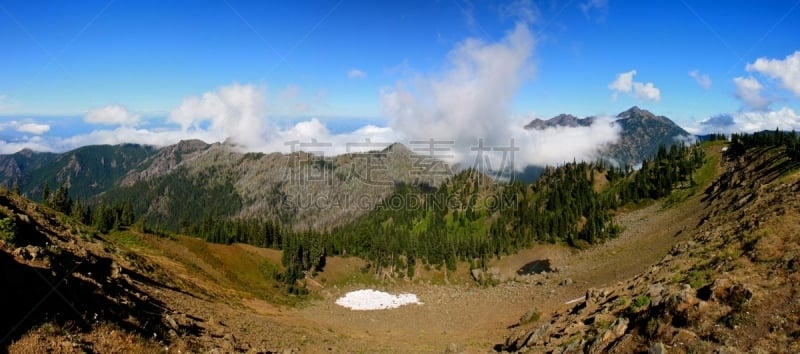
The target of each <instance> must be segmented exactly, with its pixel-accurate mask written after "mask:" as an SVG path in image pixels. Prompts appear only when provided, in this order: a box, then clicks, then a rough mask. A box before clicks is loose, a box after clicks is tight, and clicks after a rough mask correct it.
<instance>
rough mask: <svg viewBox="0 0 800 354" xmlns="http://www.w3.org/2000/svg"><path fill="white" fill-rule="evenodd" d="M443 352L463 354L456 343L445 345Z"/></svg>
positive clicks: (462, 350)
mask: <svg viewBox="0 0 800 354" xmlns="http://www.w3.org/2000/svg"><path fill="white" fill-rule="evenodd" d="M444 352H445V353H446V354H457V353H463V352H464V349H462V348H461V346H460V345H458V344H457V343H450V344H448V345H447V349H445V350H444Z"/></svg>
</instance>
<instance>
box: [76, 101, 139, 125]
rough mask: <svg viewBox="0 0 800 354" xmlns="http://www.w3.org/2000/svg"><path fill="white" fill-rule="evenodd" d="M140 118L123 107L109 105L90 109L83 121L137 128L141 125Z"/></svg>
mask: <svg viewBox="0 0 800 354" xmlns="http://www.w3.org/2000/svg"><path fill="white" fill-rule="evenodd" d="M139 119H140V116H139V115H138V114H135V113H133V112H131V111H129V110H128V109H127V108H125V107H123V106H121V105H116V104H115V105H108V106H104V107H100V108H94V109H90V110H89V111H88V112H86V116H85V117H84V118H83V120H84V121H85V122H86V123H91V124H102V125H122V126H126V127H135V126H136V125H138V124H139Z"/></svg>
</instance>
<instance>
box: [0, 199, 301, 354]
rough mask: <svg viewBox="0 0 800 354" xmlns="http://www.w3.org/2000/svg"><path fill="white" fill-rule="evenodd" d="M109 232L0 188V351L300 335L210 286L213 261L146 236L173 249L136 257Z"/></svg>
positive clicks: (193, 347)
mask: <svg viewBox="0 0 800 354" xmlns="http://www.w3.org/2000/svg"><path fill="white" fill-rule="evenodd" d="M9 220H10V221H11V223H10V224H9V222H8V221H9ZM8 225H12V227H10V228H9V227H7V226H8ZM131 235H134V234H131V233H127V236H124V237H129V240H131V239H130V237H131ZM115 237H119V236H114V235H101V234H97V233H96V232H95V231H93V230H92V229H91V228H88V227H86V226H84V225H82V224H79V223H75V222H74V221H72V219H70V218H68V217H66V216H64V215H63V214H59V213H56V212H53V211H52V210H50V209H48V208H45V207H42V206H41V205H39V204H36V203H33V202H30V201H28V200H27V199H25V198H22V197H20V196H18V195H16V194H13V193H9V192H8V191H6V190H5V189H2V188H0V269H2V271H0V289H3V290H2V291H0V303H2V304H3V306H4V307H3V315H2V316H0V352H10V353H43V352H48V353H125V352H132V353H163V352H165V351H166V352H171V353H187V352H205V351H209V350H210V351H212V352H225V353H231V352H247V351H251V352H256V353H270V352H278V351H280V349H281V348H285V347H289V348H291V347H292V346H294V345H296V343H297V338H301V337H302V336H304V335H306V333H305V332H302V331H301V330H300V329H297V328H295V327H293V326H292V325H291V324H286V323H280V322H279V321H277V320H275V319H274V318H273V317H268V316H263V315H257V314H254V313H253V311H245V310H242V309H241V306H242V305H240V304H238V303H234V304H232V303H231V301H234V300H231V299H236V301H238V299H239V298H240V297H241V296H245V295H242V294H243V293H239V292H238V291H240V290H239V289H238V288H236V289H232V288H231V287H230V286H231V285H230V284H229V283H218V284H217V283H215V284H211V285H209V282H208V280H207V279H206V278H207V277H210V275H209V274H211V273H213V272H223V271H225V272H230V271H229V270H225V269H218V268H221V266H220V264H219V263H214V265H213V266H212V267H209V266H208V265H207V264H206V263H204V262H202V261H201V260H198V259H197V258H196V257H197V256H190V255H192V254H194V253H192V252H188V251H187V250H186V248H176V247H175V246H174V245H175V244H176V242H175V241H173V240H168V239H159V238H157V237H155V236H150V238H152V239H153V240H155V242H160V243H161V244H163V245H173V246H170V247H172V248H168V247H166V246H165V247H164V248H158V249H157V250H152V251H151V252H149V253H147V252H145V253H140V252H135V251H133V250H132V248H130V246H131V245H135V244H137V243H133V244H128V245H125V244H123V243H120V242H119V239H116V238H115ZM134 240H138V239H136V238H134ZM136 242H143V241H141V240H139V241H136ZM197 242H199V243H201V244H202V241H197ZM220 247H226V248H229V249H226V250H227V251H231V250H234V249H236V248H234V247H233V246H220ZM232 258H233V259H235V260H246V259H249V258H248V256H247V255H246V254H244V253H240V254H238V255H237V256H236V257H232ZM210 259H211V260H215V262H219V261H218V260H216V258H213V257H210ZM214 266H215V267H216V269H215V268H213V267H214ZM187 269H189V270H190V271H191V272H189V273H187ZM208 272H211V273H208ZM255 272H256V273H258V270H255ZM215 274H216V273H215ZM237 276H241V274H237V275H236V276H233V275H230V277H231V278H236V279H238V278H237ZM262 281H263V279H262ZM232 294H235V295H232ZM252 296H255V295H253V294H250V293H247V297H248V298H250V297H252ZM249 301H252V302H258V301H260V300H255V299H250V300H249ZM261 302H263V301H261ZM262 307H263V306H262ZM248 329H249V331H248ZM265 333H267V334H268V335H266V336H265V335H264V334H265Z"/></svg>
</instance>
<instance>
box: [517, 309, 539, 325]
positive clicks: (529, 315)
mask: <svg viewBox="0 0 800 354" xmlns="http://www.w3.org/2000/svg"><path fill="white" fill-rule="evenodd" d="M539 316H541V314H540V313H539V311H536V310H529V311H528V312H525V314H524V315H522V317H520V318H519V324H521V325H522V324H526V323H529V322H532V321H536V320H538V319H539Z"/></svg>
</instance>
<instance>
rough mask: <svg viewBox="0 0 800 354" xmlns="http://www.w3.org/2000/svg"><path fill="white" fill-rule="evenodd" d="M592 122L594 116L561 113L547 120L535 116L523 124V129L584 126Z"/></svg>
mask: <svg viewBox="0 0 800 354" xmlns="http://www.w3.org/2000/svg"><path fill="white" fill-rule="evenodd" d="M593 122H594V117H588V118H578V117H576V116H573V115H571V114H566V113H561V114H559V115H557V116H555V117H553V118H550V119H548V120H542V119H539V118H536V119H534V120H532V121H531V122H530V123H528V124H527V125H525V129H536V130H544V129H547V128H552V127H570V128H575V127H585V126H589V125H592V123H593Z"/></svg>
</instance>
